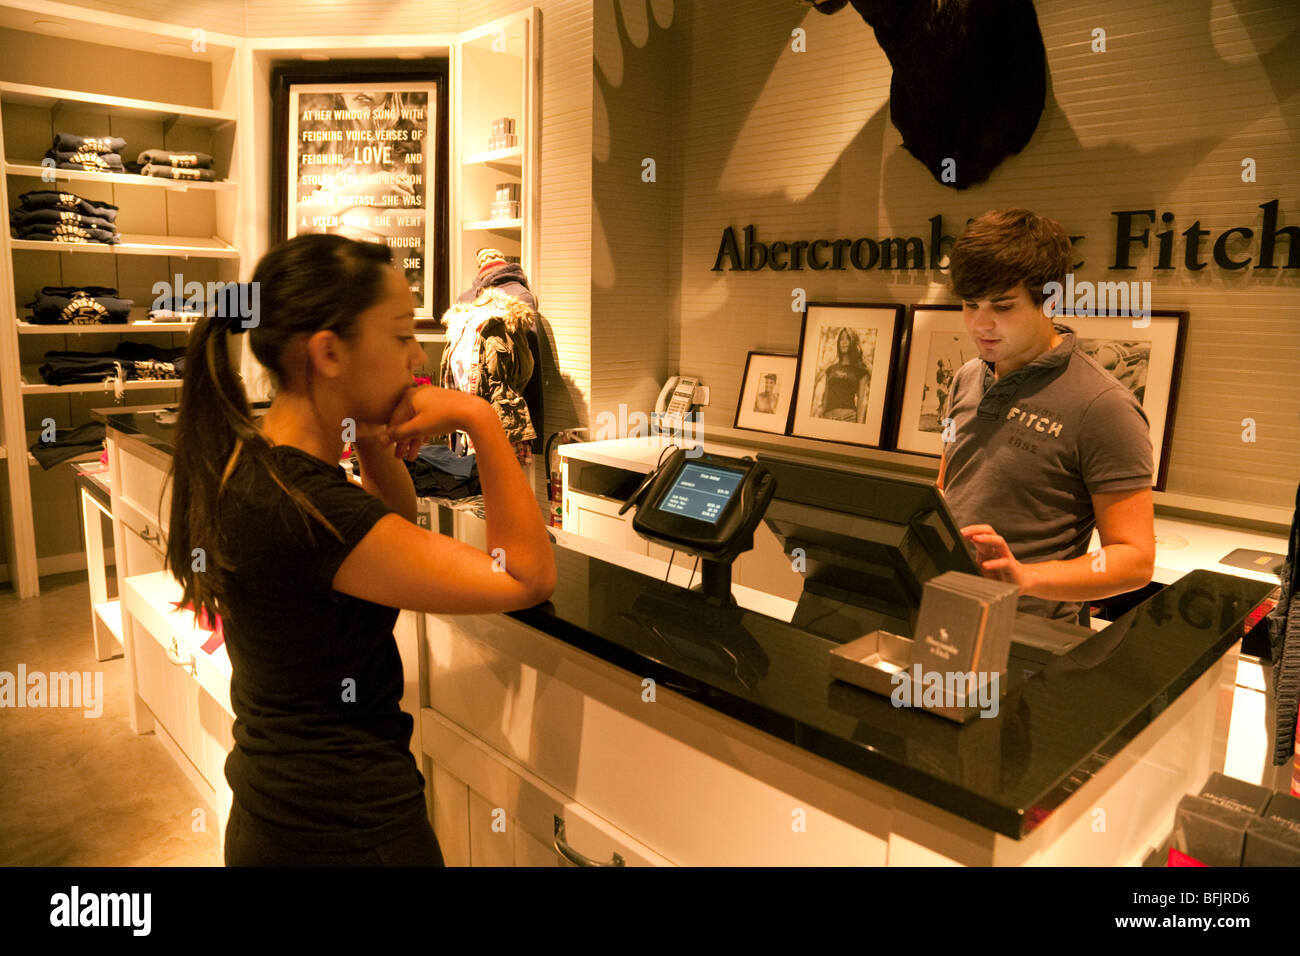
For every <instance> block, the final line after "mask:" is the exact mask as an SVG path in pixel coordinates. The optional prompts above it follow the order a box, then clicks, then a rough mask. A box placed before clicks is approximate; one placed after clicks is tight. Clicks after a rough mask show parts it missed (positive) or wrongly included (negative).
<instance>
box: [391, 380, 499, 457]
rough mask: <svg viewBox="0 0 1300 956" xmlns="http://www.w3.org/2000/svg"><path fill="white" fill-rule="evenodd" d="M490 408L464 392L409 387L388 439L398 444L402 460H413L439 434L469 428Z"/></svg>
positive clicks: (428, 386) (392, 422) (417, 386)
mask: <svg viewBox="0 0 1300 956" xmlns="http://www.w3.org/2000/svg"><path fill="white" fill-rule="evenodd" d="M485 411H486V412H490V411H491V406H489V405H488V403H487V402H485V401H484V400H483V399H481V398H479V397H477V396H475V395H469V394H467V393H465V392H460V391H456V390H455V389H449V388H437V387H435V386H433V385H415V386H412V387H411V388H408V389H407V390H406V392H405V393H403V395H402V399H401V401H399V402H398V403H397V407H396V408H395V409H393V414H392V416H391V417H390V418H389V421H388V426H387V437H388V439H389V440H390V441H392V442H394V443H395V444H396V445H397V449H398V450H397V454H398V455H399V456H400V457H403V458H407V459H408V460H413V459H414V458H415V457H416V455H417V454H419V451H420V448H421V446H423V445H425V444H428V443H429V442H430V441H432V440H433V439H434V438H437V437H438V436H440V435H447V434H450V433H451V432H454V431H464V430H466V429H468V428H469V427H470V426H471V424H472V423H473V422H475V421H476V419H477V418H481V416H482V413H484V412H485Z"/></svg>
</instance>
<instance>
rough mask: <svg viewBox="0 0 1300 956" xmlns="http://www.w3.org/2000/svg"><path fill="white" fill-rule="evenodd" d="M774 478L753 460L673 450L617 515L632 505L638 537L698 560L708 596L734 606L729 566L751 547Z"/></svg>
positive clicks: (772, 488)
mask: <svg viewBox="0 0 1300 956" xmlns="http://www.w3.org/2000/svg"><path fill="white" fill-rule="evenodd" d="M775 490H776V479H775V478H774V477H773V476H772V473H771V472H770V471H769V470H768V469H767V468H766V467H765V466H764V465H761V464H759V463H758V462H756V461H754V460H753V459H752V458H728V457H725V456H723V455H711V454H707V453H705V452H703V451H695V452H692V453H691V454H688V453H687V452H685V451H683V450H682V449H681V448H677V449H674V450H673V453H672V454H671V455H670V456H669V458H668V460H667V461H666V462H664V463H663V465H661V466H660V467H659V468H657V469H656V470H655V471H653V472H651V473H650V474H649V475H647V476H646V479H645V481H643V482H642V483H641V486H640V487H639V488H637V490H636V491H635V492H633V494H632V497H630V498H629V499H628V500H627V501H626V503H624V505H623V507H622V508H621V509H619V514H625V513H626V512H627V511H628V510H629V509H630V508H632V507H633V506H634V505H635V506H636V515H635V516H634V517H633V519H632V528H633V530H634V531H636V533H637V534H639V535H640V536H641V537H643V538H646V539H648V540H650V541H654V542H656V543H658V544H662V545H666V546H667V547H669V548H672V549H673V550H674V551H682V552H685V553H686V554H693V555H695V556H697V557H699V558H700V559H701V561H702V562H703V566H704V570H703V577H702V588H703V591H704V594H705V596H706V597H708V598H709V599H711V600H714V601H717V602H719V603H722V604H734V603H735V602H734V599H733V598H732V597H731V562H732V561H734V560H735V559H736V557H737V556H738V555H740V554H743V553H744V552H746V551H748V550H750V549H751V548H753V547H754V528H755V527H757V526H758V523H759V522H760V521H761V520H763V513H764V512H765V511H766V510H767V505H768V502H769V501H771V500H772V493H773V492H774V491H775Z"/></svg>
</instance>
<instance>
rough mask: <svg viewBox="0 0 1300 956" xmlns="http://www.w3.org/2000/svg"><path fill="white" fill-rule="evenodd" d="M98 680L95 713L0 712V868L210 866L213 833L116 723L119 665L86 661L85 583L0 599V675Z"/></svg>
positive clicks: (153, 751) (89, 653)
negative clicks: (75, 675) (100, 695)
mask: <svg viewBox="0 0 1300 956" xmlns="http://www.w3.org/2000/svg"><path fill="white" fill-rule="evenodd" d="M19 664H25V665H26V668H27V672H28V673H29V674H31V673H34V672H38V671H39V672H43V673H45V674H49V673H51V672H55V671H65V672H66V671H74V670H75V671H82V672H84V671H90V672H91V673H92V674H93V673H94V672H96V671H100V672H102V673H103V675H104V701H103V713H102V714H101V715H100V716H98V717H87V716H85V713H84V711H83V709H82V708H80V707H77V708H61V707H43V708H30V707H22V708H12V707H4V708H3V709H0V865H4V866H220V865H221V863H222V861H221V855H220V851H219V844H218V834H217V827H218V826H219V825H220V824H219V822H216V821H214V820H213V819H212V814H211V813H210V812H208V811H207V810H204V814H203V817H205V818H206V821H205V822H206V832H204V831H198V832H196V830H195V828H194V827H195V820H196V814H195V813H194V811H195V809H202V808H204V804H203V802H202V801H201V800H200V799H199V797H198V794H197V793H196V792H195V790H194V788H193V786H192V785H191V784H190V783H189V781H188V780H186V778H185V775H184V774H183V773H182V772H181V770H180V768H179V767H178V766H177V765H176V763H175V762H174V761H173V760H172V758H171V757H170V756H169V755H168V753H167V751H165V750H164V749H163V745H162V743H160V742H159V740H158V738H157V737H156V736H155V735H154V734H145V735H142V736H137V735H136V734H134V733H132V732H131V725H130V723H129V721H128V719H127V703H126V695H127V680H126V673H125V670H124V663H123V660H122V658H121V657H116V658H113V659H112V660H107V661H97V660H95V653H94V644H93V639H92V637H91V625H90V593H89V589H88V585H87V580H86V573H85V572H84V571H81V572H73V573H69V574H58V575H50V576H48V577H44V578H42V579H41V596H40V597H39V598H32V599H29V600H26V601H20V600H19V599H18V598H17V597H16V596H15V595H14V592H13V589H12V587H10V586H4V587H0V671H7V672H8V673H10V674H13V675H15V680H16V675H17V673H18V665H19Z"/></svg>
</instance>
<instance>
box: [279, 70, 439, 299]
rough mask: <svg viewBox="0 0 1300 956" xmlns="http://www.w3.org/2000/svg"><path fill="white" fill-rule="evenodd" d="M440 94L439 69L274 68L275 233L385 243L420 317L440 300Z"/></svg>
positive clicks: (288, 236)
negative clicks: (396, 72) (403, 73)
mask: <svg viewBox="0 0 1300 956" xmlns="http://www.w3.org/2000/svg"><path fill="white" fill-rule="evenodd" d="M316 69H318V70H319V69H321V65H320V64H317V65H316ZM446 100H447V96H446V81H445V74H442V73H421V74H418V75H412V76H410V77H393V76H389V75H384V74H370V73H350V72H339V73H335V74H327V75H311V74H292V75H279V74H277V77H276V108H277V128H278V131H279V132H280V135H279V137H278V140H279V141H278V142H277V144H276V145H277V149H276V153H277V161H278V164H279V169H278V170H277V173H276V183H275V185H276V187H277V200H278V201H277V203H276V206H277V208H278V210H279V211H278V214H277V219H278V222H277V223H276V224H275V225H276V228H275V230H274V231H275V233H276V234H277V236H278V238H279V239H281V240H282V239H288V238H291V237H293V236H296V235H301V234H303V233H309V232H325V233H333V234H337V235H342V236H347V237H348V238H350V239H357V240H360V241H363V242H376V243H383V244H385V245H387V246H388V247H389V249H390V250H392V256H393V264H394V265H395V266H396V267H397V269H398V271H400V272H401V273H402V274H403V275H404V276H405V277H406V280H407V283H408V285H409V287H410V289H411V295H412V297H413V298H414V300H415V312H416V315H417V316H425V317H429V316H438V315H441V314H442V312H443V311H444V310H445V309H446V307H447V305H448V302H447V290H446V286H447V262H446V258H447V251H446V250H447V241H446V222H445V218H446V196H445V194H446V179H447V173H446V156H445V152H446V149H445V145H444V142H445V138H446V134H445V129H446V117H445V113H446Z"/></svg>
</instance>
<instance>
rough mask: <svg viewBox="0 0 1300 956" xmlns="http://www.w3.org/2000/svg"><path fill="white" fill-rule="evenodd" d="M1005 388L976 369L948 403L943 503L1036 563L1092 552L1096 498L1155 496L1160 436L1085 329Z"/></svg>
mask: <svg viewBox="0 0 1300 956" xmlns="http://www.w3.org/2000/svg"><path fill="white" fill-rule="evenodd" d="M1056 331H1057V332H1058V333H1059V334H1060V335H1061V336H1062V338H1063V339H1064V341H1062V342H1061V344H1060V345H1058V346H1057V347H1056V348H1054V349H1050V350H1049V351H1047V352H1044V353H1043V354H1042V355H1040V356H1038V358H1036V359H1034V360H1033V361H1032V362H1030V363H1029V364H1028V365H1026V366H1024V367H1023V368H1020V369H1017V370H1016V371H1014V372H1012V373H1011V374H1009V375H1005V376H1003V377H1002V378H1000V379H997V380H995V379H994V377H993V368H992V367H991V366H990V365H988V364H986V363H985V362H984V360H983V359H980V358H974V359H971V360H970V361H969V362H967V363H966V364H965V365H963V366H962V367H961V368H960V369H958V370H957V374H956V376H955V377H954V379H953V387H952V392H951V394H950V395H949V398H948V411H947V417H951V418H952V419H953V438H954V440H953V441H952V442H950V443H948V444H947V445H946V446H945V447H946V450H947V451H946V453H947V459H948V461H947V465H946V470H945V472H944V497H946V498H947V499H948V504H949V506H950V507H951V508H952V511H953V514H954V516H955V517H956V518H957V522H958V524H959V525H960V526H961V527H965V526H966V525H971V524H988V525H992V526H993V530H994V531H996V532H997V533H998V534H1000V535H1002V537H1004V538H1005V539H1006V541H1007V544H1008V545H1009V546H1010V548H1011V553H1012V554H1014V555H1015V556H1016V560H1018V561H1021V562H1023V563H1025V564H1036V563H1038V562H1040V561H1061V560H1069V559H1071V558H1077V557H1079V556H1080V555H1082V554H1085V553H1087V550H1088V543H1089V541H1090V540H1091V539H1092V531H1093V528H1094V527H1095V525H1096V517H1095V515H1094V513H1093V510H1092V499H1091V495H1093V494H1096V493H1098V492H1114V491H1133V490H1136V489H1139V488H1150V487H1151V485H1152V481H1153V478H1152V471H1153V465H1152V458H1151V432H1150V424H1149V423H1148V421H1147V416H1146V413H1145V412H1144V411H1143V410H1142V406H1141V405H1140V404H1139V403H1138V400H1137V399H1136V398H1135V397H1134V396H1133V393H1132V392H1130V391H1129V390H1128V388H1126V387H1125V386H1124V385H1122V384H1120V383H1119V381H1118V380H1116V379H1115V378H1114V377H1113V376H1112V375H1111V374H1110V373H1109V372H1107V371H1106V370H1105V369H1104V368H1102V367H1101V366H1100V365H1099V364H1098V363H1097V362H1096V361H1094V360H1093V359H1092V358H1091V357H1090V356H1089V355H1087V354H1086V353H1085V352H1081V351H1079V350H1078V349H1077V348H1075V335H1074V330H1073V329H1070V328H1069V327H1068V326H1064V325H1057V326H1056ZM1081 607H1082V604H1080V603H1066V602H1060V601H1046V600H1043V599H1041V598H1035V597H1022V598H1021V599H1020V603H1019V610H1021V611H1025V612H1028V613H1031V614H1040V615H1042V616H1043V617H1048V618H1053V619H1057V620H1076V621H1077V620H1078V615H1079V610H1080V608H1081Z"/></svg>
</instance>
